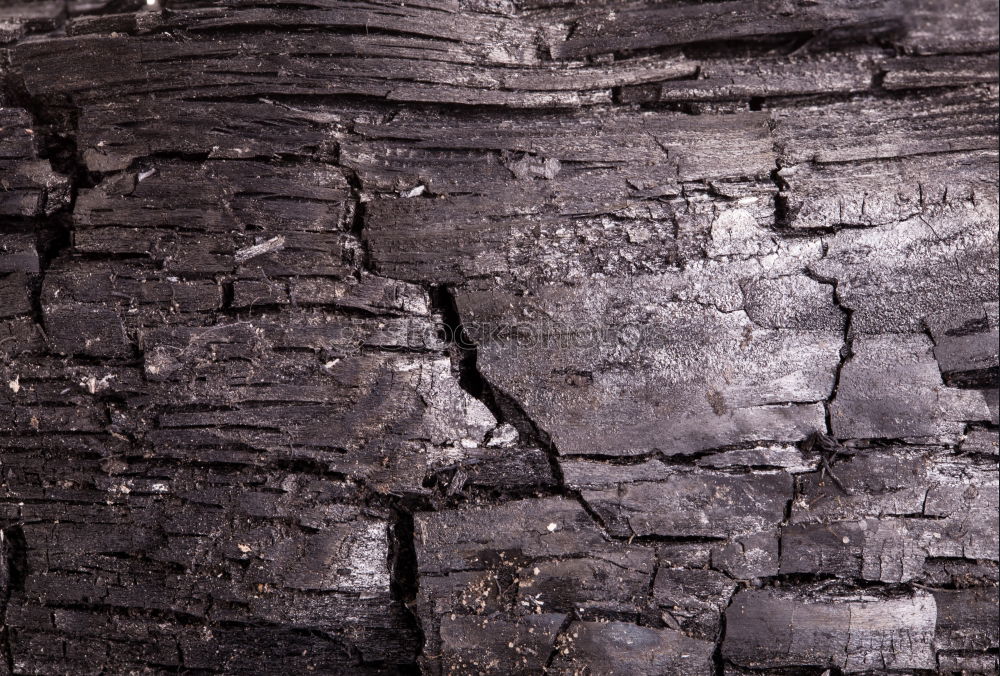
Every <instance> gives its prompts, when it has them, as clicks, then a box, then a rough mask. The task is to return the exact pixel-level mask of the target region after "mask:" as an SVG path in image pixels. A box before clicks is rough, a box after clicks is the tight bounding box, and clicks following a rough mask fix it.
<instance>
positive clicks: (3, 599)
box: [0, 525, 28, 674]
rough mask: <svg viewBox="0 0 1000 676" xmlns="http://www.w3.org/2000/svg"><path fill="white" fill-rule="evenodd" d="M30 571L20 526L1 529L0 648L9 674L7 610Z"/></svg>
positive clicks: (10, 646)
mask: <svg viewBox="0 0 1000 676" xmlns="http://www.w3.org/2000/svg"><path fill="white" fill-rule="evenodd" d="M27 570H28V542H27V540H25V538H24V529H23V528H22V527H21V526H20V525H15V526H9V527H7V528H4V529H0V646H2V650H3V659H4V661H5V663H6V667H7V673H8V674H13V673H14V643H13V640H12V637H11V631H10V624H9V623H8V622H7V608H8V607H9V605H10V598H11V595H12V594H13V593H14V592H15V591H19V590H21V589H23V588H24V579H25V576H26V575H27Z"/></svg>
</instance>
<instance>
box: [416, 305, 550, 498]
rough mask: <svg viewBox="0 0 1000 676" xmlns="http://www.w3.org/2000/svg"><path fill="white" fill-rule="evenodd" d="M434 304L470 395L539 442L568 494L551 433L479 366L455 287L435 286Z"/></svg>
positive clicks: (530, 440)
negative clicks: (484, 373) (460, 312)
mask: <svg viewBox="0 0 1000 676" xmlns="http://www.w3.org/2000/svg"><path fill="white" fill-rule="evenodd" d="M430 296H431V306H432V308H433V309H434V311H435V312H437V313H438V314H440V315H441V321H442V323H443V329H444V331H445V333H446V339H447V340H448V343H449V345H450V346H451V350H452V361H453V364H454V365H455V369H456V370H457V372H458V382H459V385H460V386H461V387H462V389H463V390H465V391H466V392H468V393H469V395H470V396H472V397H474V398H476V399H478V400H479V401H481V402H482V403H483V404H484V405H485V406H486V408H488V409H489V411H490V413H492V414H493V417H494V418H496V420H497V422H499V423H501V424H503V423H506V424H509V425H511V426H512V427H513V428H514V429H516V430H517V433H518V436H519V437H520V439H521V441H522V442H523V443H526V444H529V445H533V446H537V447H538V448H541V449H542V450H543V451H545V454H546V456H547V457H548V459H549V466H550V468H551V470H552V476H553V478H554V479H555V481H556V484H557V486H558V487H559V490H560V492H561V493H563V494H567V493H568V492H567V489H566V482H565V480H564V478H563V473H562V467H561V466H560V464H559V453H558V451H557V450H556V448H555V444H553V442H552V438H551V437H550V436H549V434H548V433H547V432H546V431H545V430H543V429H541V428H540V427H539V426H538V425H537V424H536V423H535V421H534V420H532V419H531V417H530V416H529V415H528V414H527V413H526V412H525V410H524V408H523V407H522V406H521V405H520V404H519V403H518V402H517V400H515V399H514V398H513V397H512V396H510V395H509V394H507V393H506V392H504V391H503V390H501V389H500V388H498V387H496V386H495V385H493V384H492V383H490V382H489V381H488V380H487V379H486V378H485V377H484V376H483V374H482V372H481V371H480V370H479V348H478V345H477V344H476V342H475V341H474V340H473V339H472V338H471V337H470V336H469V335H468V333H467V332H466V330H465V327H464V326H463V325H462V319H461V317H460V315H459V312H458V304H457V302H456V300H455V294H454V291H453V290H452V289H451V288H450V287H447V286H433V287H431V290H430Z"/></svg>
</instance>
